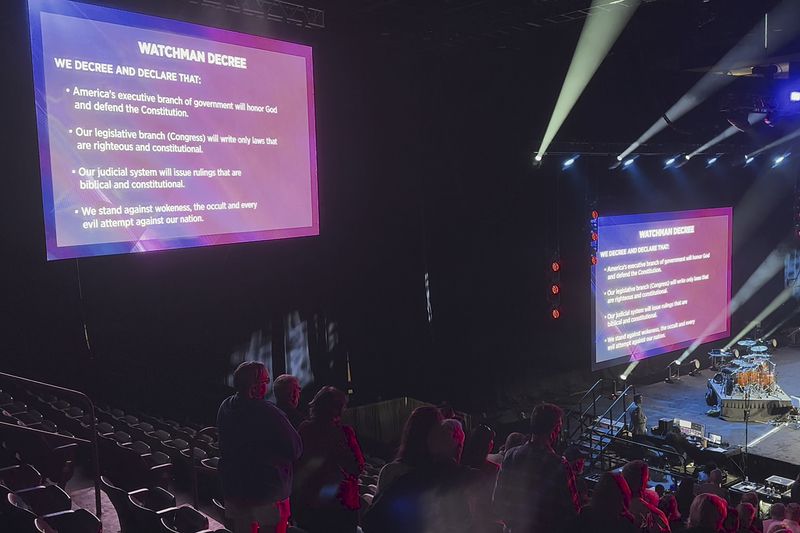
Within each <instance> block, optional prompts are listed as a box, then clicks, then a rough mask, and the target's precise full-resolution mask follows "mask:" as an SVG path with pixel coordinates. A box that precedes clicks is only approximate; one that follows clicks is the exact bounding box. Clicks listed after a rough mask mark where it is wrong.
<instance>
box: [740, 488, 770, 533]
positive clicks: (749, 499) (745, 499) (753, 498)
mask: <svg viewBox="0 0 800 533" xmlns="http://www.w3.org/2000/svg"><path fill="white" fill-rule="evenodd" d="M740 503H749V504H750V505H752V506H753V509H754V511H755V515H754V516H753V524H752V527H753V528H754V529H755V530H756V531H764V523H763V522H762V521H761V518H759V516H758V510H759V508H760V503H759V501H758V493H757V492H756V491H754V490H751V491H750V492H745V493H744V494H742V498H741V500H740ZM741 514H742V511H741V510H740V511H739V521H740V522H741V521H742V517H741Z"/></svg>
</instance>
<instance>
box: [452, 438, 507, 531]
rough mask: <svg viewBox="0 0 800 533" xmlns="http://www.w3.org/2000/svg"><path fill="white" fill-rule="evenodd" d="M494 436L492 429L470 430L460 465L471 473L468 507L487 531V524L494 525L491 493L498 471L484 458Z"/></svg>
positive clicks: (496, 467)
mask: <svg viewBox="0 0 800 533" xmlns="http://www.w3.org/2000/svg"><path fill="white" fill-rule="evenodd" d="M494 436H495V432H494V430H492V428H490V427H488V426H485V425H483V424H481V425H479V426H478V427H476V428H475V429H473V430H472V433H471V434H470V436H469V439H467V442H466V444H465V445H464V454H463V455H462V456H461V465H462V466H463V467H465V468H468V469H471V470H472V472H473V475H472V484H471V491H470V492H471V497H470V505H471V507H472V512H473V515H474V519H475V521H476V522H477V523H481V524H487V525H486V526H483V527H484V528H487V529H488V524H492V523H495V517H494V512H493V511H492V493H493V492H494V486H495V484H496V483H497V471H498V470H499V469H500V467H499V466H498V465H496V464H495V463H492V462H491V461H489V460H488V459H487V458H486V456H487V455H488V453H489V452H490V451H492V447H493V446H494Z"/></svg>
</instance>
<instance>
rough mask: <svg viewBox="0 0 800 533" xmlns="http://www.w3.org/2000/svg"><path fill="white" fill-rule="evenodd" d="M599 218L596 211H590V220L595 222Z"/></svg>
mask: <svg viewBox="0 0 800 533" xmlns="http://www.w3.org/2000/svg"><path fill="white" fill-rule="evenodd" d="M599 217H600V213H598V212H597V211H592V220H597V219H598V218H599Z"/></svg>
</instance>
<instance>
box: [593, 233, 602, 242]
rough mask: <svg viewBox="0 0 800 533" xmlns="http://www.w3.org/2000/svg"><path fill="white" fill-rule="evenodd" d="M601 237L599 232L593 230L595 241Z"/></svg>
mask: <svg viewBox="0 0 800 533" xmlns="http://www.w3.org/2000/svg"><path fill="white" fill-rule="evenodd" d="M599 237H600V236H599V235H598V234H597V232H596V231H593V232H592V240H593V241H596V240H597V239H598V238H599Z"/></svg>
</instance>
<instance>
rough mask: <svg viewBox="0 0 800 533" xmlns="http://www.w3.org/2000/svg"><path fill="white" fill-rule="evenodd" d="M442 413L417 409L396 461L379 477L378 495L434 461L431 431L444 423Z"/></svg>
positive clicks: (408, 421) (406, 425)
mask: <svg viewBox="0 0 800 533" xmlns="http://www.w3.org/2000/svg"><path fill="white" fill-rule="evenodd" d="M442 420H443V419H442V413H441V411H439V409H438V408H436V407H433V406H423V407H417V408H416V409H414V411H413V412H412V413H411V415H410V416H409V417H408V419H407V420H406V423H405V426H403V433H402V435H401V437H400V447H399V448H398V450H397V455H396V456H395V459H394V461H392V462H390V463H386V465H384V467H383V468H381V471H380V474H379V475H378V493H381V492H383V491H384V490H386V489H387V488H389V486H390V485H391V484H392V483H393V482H394V481H395V480H396V479H397V478H399V477H400V476H402V475H404V474H406V473H408V472H409V471H410V470H412V469H414V468H417V467H419V466H428V465H430V464H432V463H433V459H432V456H431V453H430V450H429V449H428V436H429V435H430V432H431V430H432V429H433V428H434V427H436V426H438V425H439V424H440V423H441V421H442Z"/></svg>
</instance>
